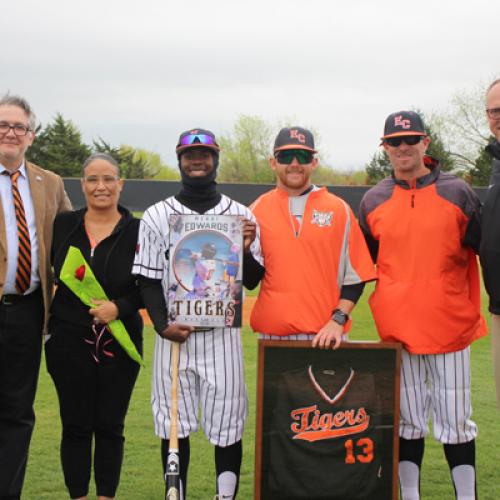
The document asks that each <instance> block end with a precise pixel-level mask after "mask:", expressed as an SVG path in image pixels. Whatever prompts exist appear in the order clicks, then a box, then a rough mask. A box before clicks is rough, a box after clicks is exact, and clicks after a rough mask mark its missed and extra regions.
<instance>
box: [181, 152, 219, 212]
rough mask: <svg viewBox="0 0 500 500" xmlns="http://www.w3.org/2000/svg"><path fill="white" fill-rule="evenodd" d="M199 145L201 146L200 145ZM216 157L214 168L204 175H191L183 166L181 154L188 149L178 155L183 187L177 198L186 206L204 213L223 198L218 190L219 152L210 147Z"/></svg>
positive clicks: (214, 157)
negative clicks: (216, 179) (216, 180)
mask: <svg viewBox="0 0 500 500" xmlns="http://www.w3.org/2000/svg"><path fill="white" fill-rule="evenodd" d="M198 147H199V146H198ZM206 150H208V151H210V154H211V155H212V157H213V159H214V169H213V170H212V171H211V172H210V173H209V174H207V175H206V176H204V177H194V178H193V177H189V176H188V175H187V174H186V173H185V172H184V171H183V170H182V168H181V156H182V154H183V153H185V152H186V151H187V149H184V150H183V151H182V152H181V153H180V154H179V155H178V157H177V159H178V165H179V170H180V172H181V183H182V189H181V190H180V192H179V193H178V194H176V195H175V198H176V199H177V200H178V201H179V202H180V203H182V204H183V205H185V206H186V207H188V208H190V209H191V210H194V211H196V212H198V213H200V214H203V213H205V212H207V211H208V210H210V209H211V208H214V207H215V206H216V205H217V204H218V203H219V201H220V199H221V194H220V193H219V192H217V182H215V178H216V177H217V167H218V166H219V153H218V152H215V151H213V150H212V149H210V148H206Z"/></svg>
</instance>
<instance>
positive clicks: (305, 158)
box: [275, 149, 314, 165]
mask: <svg viewBox="0 0 500 500" xmlns="http://www.w3.org/2000/svg"><path fill="white" fill-rule="evenodd" d="M313 157H314V155H313V153H311V151H307V150H305V149H285V150H284V151H278V153H276V155H275V158H276V160H278V162H279V163H281V164H282V165H290V163H292V162H293V159H294V158H297V161H298V162H299V164H300V165H307V164H309V163H311V162H312V160H313Z"/></svg>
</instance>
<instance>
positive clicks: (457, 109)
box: [27, 86, 492, 186]
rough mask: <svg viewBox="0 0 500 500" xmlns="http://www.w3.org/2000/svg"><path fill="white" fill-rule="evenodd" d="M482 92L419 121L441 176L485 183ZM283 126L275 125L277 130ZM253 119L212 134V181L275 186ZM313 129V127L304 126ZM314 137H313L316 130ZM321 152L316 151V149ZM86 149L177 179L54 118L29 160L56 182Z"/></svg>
mask: <svg viewBox="0 0 500 500" xmlns="http://www.w3.org/2000/svg"><path fill="white" fill-rule="evenodd" d="M483 94H484V89H482V88H481V87H480V86H478V87H477V88H475V89H472V90H469V91H461V92H458V93H456V94H455V95H454V96H453V98H452V99H451V102H450V107H449V109H448V110H447V111H446V112H444V113H439V114H432V115H430V116H425V115H424V113H422V112H421V111H419V110H415V111H417V112H418V113H419V114H420V115H421V116H422V117H423V118H424V123H425V124H426V128H427V133H428V135H429V136H430V138H431V143H430V146H429V149H428V154H430V155H431V156H433V157H435V158H437V159H438V160H439V162H440V165H441V168H442V169H443V170H444V171H450V172H453V173H455V174H456V175H459V176H460V177H462V178H463V179H464V180H466V181H467V182H469V183H470V184H473V185H476V186H485V185H488V182H489V177H490V171H491V157H490V155H489V154H488V153H487V152H486V151H485V150H484V147H485V146H486V145H487V144H488V142H489V141H490V140H492V137H491V136H490V134H489V130H488V128H487V126H486V120H485V116H484V100H483V99H484V96H483ZM287 125H288V126H289V125H290V124H287V123H282V124H280V127H281V126H287ZM280 127H273V126H271V124H269V123H268V122H266V121H265V120H263V119H262V118H260V117H259V116H253V115H241V116H239V117H238V119H237V120H236V122H235V125H234V127H233V130H232V131H231V132H229V133H226V134H222V135H220V136H219V143H220V146H221V148H222V150H223V152H224V154H222V155H221V158H220V164H219V173H218V177H217V179H218V181H219V182H237V183H238V182H239V183H268V184H272V183H274V173H273V171H272V170H271V169H270V168H269V155H270V145H271V144H272V142H273V140H274V135H275V133H276V129H277V128H280ZM308 128H310V129H311V130H313V131H314V127H308ZM315 136H316V137H319V135H318V134H317V133H315ZM319 149H320V151H321V148H319ZM93 152H104V153H108V154H110V155H111V156H112V157H113V158H114V159H115V160H116V161H117V162H118V164H119V165H120V170H121V175H122V177H123V178H127V179H161V180H178V179H179V177H180V176H179V170H178V168H177V167H171V166H169V165H166V164H165V163H163V162H162V160H161V158H160V155H159V154H158V153H155V152H152V151H148V150H145V149H140V148H135V147H132V146H129V145H120V146H112V145H111V144H110V143H108V142H106V141H105V140H104V139H102V138H101V137H99V138H98V139H97V140H93V141H92V144H90V145H89V144H85V143H84V142H83V140H82V136H81V133H80V131H79V129H78V127H77V126H76V125H75V124H74V123H73V122H72V121H71V120H67V119H65V118H64V117H63V116H62V115H61V114H60V113H58V114H57V115H56V116H55V117H54V119H53V121H52V122H50V123H49V124H47V126H45V127H41V126H40V127H39V128H38V130H37V139H36V140H35V141H34V143H33V145H32V146H31V148H30V150H29V152H28V155H27V156H28V159H29V160H30V161H32V162H34V163H37V164H38V165H41V166H43V167H44V168H47V169H49V170H52V171H54V172H57V173H58V174H60V175H61V176H63V177H80V176H81V165H82V163H83V162H84V160H85V159H86V158H87V157H88V156H89V155H90V154H91V153H93ZM390 171H391V166H390V162H389V158H388V156H387V154H386V153H385V151H383V150H382V149H380V150H378V151H376V152H375V153H374V154H373V156H372V158H371V159H370V161H369V162H368V163H367V164H366V165H364V168H362V169H361V168H360V169H354V170H349V171H346V170H342V169H339V168H333V167H332V166H330V165H327V164H326V163H325V162H324V161H323V160H322V158H321V155H320V156H319V166H318V168H317V169H316V171H315V173H314V175H313V181H314V182H315V183H317V184H321V185H365V184H375V183H377V182H378V181H380V180H381V179H383V178H384V177H387V175H389V174H390Z"/></svg>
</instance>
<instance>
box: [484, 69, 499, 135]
mask: <svg viewBox="0 0 500 500" xmlns="http://www.w3.org/2000/svg"><path fill="white" fill-rule="evenodd" d="M486 113H487V116H488V124H489V126H490V130H491V133H492V134H493V135H494V136H495V138H496V140H497V141H499V142H500V78H499V79H498V80H495V81H494V82H493V83H492V84H491V85H490V86H489V87H488V90H487V92H486Z"/></svg>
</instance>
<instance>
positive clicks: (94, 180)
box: [83, 175, 120, 186]
mask: <svg viewBox="0 0 500 500" xmlns="http://www.w3.org/2000/svg"><path fill="white" fill-rule="evenodd" d="M83 180H84V181H85V183H86V184H89V185H90V186H97V184H99V182H102V183H103V184H104V185H105V186H111V185H113V184H114V183H115V182H116V181H118V180H120V178H119V177H117V176H115V175H101V176H100V175H89V176H88V177H84V178H83Z"/></svg>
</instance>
